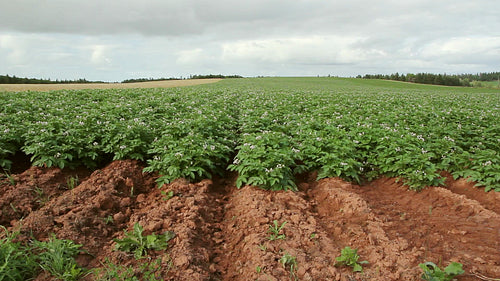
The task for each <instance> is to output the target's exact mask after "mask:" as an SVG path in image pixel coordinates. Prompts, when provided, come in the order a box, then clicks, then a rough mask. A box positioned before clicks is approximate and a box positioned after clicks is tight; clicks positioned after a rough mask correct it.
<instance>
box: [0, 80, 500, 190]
mask: <svg viewBox="0 0 500 281" xmlns="http://www.w3.org/2000/svg"><path fill="white" fill-rule="evenodd" d="M250 81H252V80H250ZM272 81H273V80H270V81H268V82H267V84H266V83H260V84H251V83H248V82H240V81H238V82H237V83H238V84H230V83H229V84H228V83H226V84H221V85H216V84H214V85H210V86H205V87H193V88H183V89H179V88H176V89H127V90H83V91H58V92H49V93H39V92H27V93H2V94H1V95H0V133H1V135H0V165H1V166H2V167H3V168H5V169H8V168H9V167H10V165H11V164H12V163H11V159H12V155H13V154H15V153H16V152H17V151H22V152H23V153H25V154H26V155H28V156H30V157H31V161H32V163H33V164H34V165H38V166H48V167H51V166H57V167H60V168H63V167H67V166H78V165H85V166H87V167H89V168H94V167H97V166H101V165H103V164H105V163H108V162H109V161H111V160H119V159H139V160H143V161H145V162H146V163H147V167H146V168H145V171H147V172H159V174H160V175H161V177H159V179H158V182H159V184H160V185H161V184H163V183H169V182H171V181H173V180H174V179H177V178H180V177H184V178H188V179H190V180H199V179H202V178H207V177H208V178H210V177H211V176H212V175H213V174H217V173H219V174H220V173H223V172H224V171H226V170H231V171H237V172H238V174H239V177H238V180H237V186H238V187H240V186H243V185H247V184H250V185H257V186H261V187H264V188H267V189H272V190H278V189H285V190H286V189H291V190H296V185H295V182H294V178H295V174H297V173H303V172H310V171H318V179H320V178H326V177H341V178H343V179H346V180H349V181H354V182H362V181H365V180H373V179H375V178H378V177H379V176H380V175H387V176H390V177H397V178H401V179H402V180H403V181H404V183H405V184H406V185H407V186H409V187H410V188H412V189H420V188H422V187H424V186H430V185H432V186H437V185H442V184H443V183H444V177H443V176H442V175H441V173H442V171H448V172H450V173H452V175H453V176H454V177H455V178H458V177H465V178H470V179H471V180H473V181H475V182H477V183H478V185H480V186H485V187H486V190H491V189H495V190H499V191H500V172H499V171H500V155H499V151H500V125H499V123H500V122H498V121H499V120H500V118H499V117H500V116H499V115H500V113H499V98H498V94H496V93H474V94H470V93H443V92H438V91H435V92H433V91H427V92H426V91H418V90H413V91H410V90H401V89H389V90H387V89H385V90H381V89H376V88H373V89H370V88H368V87H366V86H365V88H359V87H352V86H350V87H344V88H343V87H339V86H336V87H331V85H326V84H325V85H324V87H319V86H318V85H315V86H316V87H310V85H309V84H304V85H302V84H292V85H288V88H286V89H284V88H282V87H281V88H280V87H274V86H273V84H272V83H271V82H272ZM260 82H262V81H260ZM245 83H246V84H245ZM262 84H264V85H262Z"/></svg>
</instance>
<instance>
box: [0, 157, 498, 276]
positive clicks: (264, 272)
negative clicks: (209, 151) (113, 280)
mask: <svg viewBox="0 0 500 281" xmlns="http://www.w3.org/2000/svg"><path fill="white" fill-rule="evenodd" d="M143 167H144V166H143V165H142V164H141V163H140V162H137V161H116V162H113V163H111V164H110V165H108V166H107V167H105V168H103V169H101V170H96V171H93V172H91V171H86V170H76V171H72V170H66V169H65V170H60V169H56V168H37V167H31V168H29V169H28V170H26V171H25V172H23V173H20V174H16V175H13V176H12V178H11V179H7V178H4V179H2V180H1V181H0V207H1V209H0V211H1V213H0V224H1V225H4V226H6V227H8V228H9V229H14V228H17V229H20V230H21V233H22V234H23V236H22V237H21V239H25V240H26V241H28V240H29V239H31V237H35V238H36V239H39V240H45V239H47V238H48V237H49V235H50V234H51V233H54V234H55V235H56V236H57V237H58V238H61V239H71V240H73V241H75V242H76V243H79V244H83V245H84V246H83V249H85V251H86V252H82V253H81V254H80V255H79V257H78V258H77V260H78V262H79V264H80V265H81V266H84V267H86V268H98V267H103V266H104V265H105V264H106V263H107V262H106V260H108V261H110V262H113V263H115V264H120V265H123V266H129V267H131V268H134V270H135V272H136V275H137V276H138V277H139V278H142V277H143V276H142V271H143V269H141V268H144V266H143V265H144V264H145V263H147V262H149V261H150V260H156V259H157V258H158V259H159V260H160V263H161V265H160V267H158V268H156V272H155V274H156V277H157V278H158V279H159V280H418V279H419V278H420V274H421V273H420V272H421V271H420V269H419V268H418V264H419V263H421V262H424V261H433V262H435V263H441V264H442V265H447V264H448V263H449V262H450V261H457V262H461V263H463V264H464V268H465V270H466V274H465V275H463V276H461V277H459V278H458V280H478V279H477V278H475V277H474V275H473V274H474V273H476V272H477V273H481V274H483V275H486V276H489V277H495V278H500V232H499V231H500V216H499V213H498V210H500V201H498V200H491V199H489V198H490V197H487V196H484V191H482V190H479V189H475V188H473V187H472V184H470V183H466V182H464V181H461V180H459V181H453V180H451V179H449V180H448V182H447V183H448V188H447V189H446V188H429V189H426V190H424V191H422V192H419V193H416V192H413V191H408V190H406V188H405V187H402V186H401V185H400V184H397V183H395V182H394V180H393V179H379V180H377V181H374V182H372V183H370V184H367V185H365V186H361V187H360V186H356V185H352V184H350V183H347V182H344V181H342V180H339V179H324V180H321V181H319V182H315V181H314V175H309V176H305V177H304V178H303V179H302V180H301V183H300V184H299V188H300V191H299V192H295V193H293V192H269V191H264V190H260V189H258V188H254V187H244V188H242V189H236V187H235V186H234V182H235V175H228V176H227V177H226V178H215V179H213V180H203V181H201V182H199V183H189V182H187V181H184V180H182V179H179V180H177V181H175V182H173V183H171V184H169V185H165V186H163V187H162V188H161V189H159V188H157V187H156V183H155V182H154V180H155V178H156V175H152V174H143V173H142V169H143ZM76 176H78V179H79V185H78V186H76V187H74V188H72V189H70V188H69V187H71V186H68V185H69V181H68V179H70V178H71V177H73V178H74V177H76ZM12 180H13V181H12ZM169 192H170V195H172V196H169ZM486 195H489V196H493V197H494V196H498V195H497V194H494V193H487V194H486ZM495 198H498V197H495ZM274 221H276V223H277V225H278V226H283V228H282V229H281V230H280V231H279V235H284V236H281V237H280V238H282V239H280V238H277V237H275V238H277V239H273V238H272V233H271V232H270V231H269V230H270V226H271V225H274ZM135 223H139V224H140V225H141V226H143V227H144V234H146V235H147V234H151V233H157V234H159V233H163V232H166V231H173V232H174V233H175V234H176V236H175V238H174V239H172V240H171V241H169V247H168V248H167V249H166V250H164V251H150V252H149V253H148V254H149V257H150V259H142V260H136V259H135V258H134V257H133V256H132V255H130V254H128V253H124V252H120V251H116V250H115V249H114V248H115V242H114V241H113V239H114V238H123V236H124V232H123V230H124V229H127V230H128V231H131V229H132V227H133V225H134V224H135ZM345 246H350V247H351V248H357V249H359V251H358V254H359V255H360V256H361V260H367V261H368V262H369V264H368V265H365V266H364V271H363V272H362V273H353V272H352V270H351V269H350V268H345V267H335V257H337V256H339V254H340V250H341V249H342V248H344V247H345ZM283 257H293V258H295V262H296V266H295V265H293V266H292V264H293V263H285V264H283ZM85 278H86V280H95V279H98V276H96V275H94V274H91V275H88V276H87V277H85ZM36 280H51V277H50V276H48V275H46V274H43V273H42V274H40V276H38V277H37V279H36Z"/></svg>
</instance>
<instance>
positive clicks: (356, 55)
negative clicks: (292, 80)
mask: <svg viewBox="0 0 500 281" xmlns="http://www.w3.org/2000/svg"><path fill="white" fill-rule="evenodd" d="M0 1H1V2H2V3H1V9H0V74H10V75H16V76H20V77H37V78H51V79H78V78H86V79H89V80H104V81H121V80H123V79H127V78H139V77H153V78H159V77H180V76H184V77H186V76H188V75H190V74H209V73H212V74H227V75H228V74H240V75H243V76H258V75H265V76H275V75H276V76H310V75H313V76H316V75H328V74H330V75H338V76H355V75H357V74H366V73H394V72H400V73H407V72H432V73H445V72H446V73H476V72H490V71H500V9H498V1H497V0H474V1H471V0H414V1H409V0H408V1H407V0H378V1H371V0H349V1H347V0H343V1H339V0H337V1H333V0H251V1H247V0H238V1H235V0H211V1H207V0H140V1H139V0H85V1H82V0H16V1H13V0H0Z"/></svg>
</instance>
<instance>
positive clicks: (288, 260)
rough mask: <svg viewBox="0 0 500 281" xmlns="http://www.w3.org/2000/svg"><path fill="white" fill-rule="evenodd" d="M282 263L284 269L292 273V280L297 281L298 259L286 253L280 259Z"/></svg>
mask: <svg viewBox="0 0 500 281" xmlns="http://www.w3.org/2000/svg"><path fill="white" fill-rule="evenodd" d="M280 263H281V264H282V265H283V267H285V268H286V269H288V270H289V271H290V279H292V280H296V279H297V275H296V273H295V272H296V271H297V258H296V257H294V256H292V255H290V254H288V253H285V254H284V255H283V256H282V257H281V258H280Z"/></svg>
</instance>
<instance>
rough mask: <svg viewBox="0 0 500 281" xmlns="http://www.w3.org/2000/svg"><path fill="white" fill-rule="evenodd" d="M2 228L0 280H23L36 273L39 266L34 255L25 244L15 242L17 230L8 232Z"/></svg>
mask: <svg viewBox="0 0 500 281" xmlns="http://www.w3.org/2000/svg"><path fill="white" fill-rule="evenodd" d="M0 228H1V229H2V233H1V236H2V237H3V238H1V239H0V280H12V281H23V280H29V279H31V278H33V277H34V276H35V275H36V272H37V271H38V269H39V267H38V265H37V263H36V261H35V257H34V256H33V254H32V253H31V251H30V250H29V248H27V247H26V246H24V245H22V244H21V243H20V242H15V239H16V237H17V235H18V234H19V232H12V233H10V232H9V231H8V230H7V228H5V227H4V226H0Z"/></svg>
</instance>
